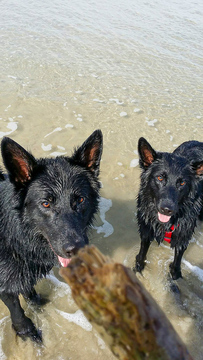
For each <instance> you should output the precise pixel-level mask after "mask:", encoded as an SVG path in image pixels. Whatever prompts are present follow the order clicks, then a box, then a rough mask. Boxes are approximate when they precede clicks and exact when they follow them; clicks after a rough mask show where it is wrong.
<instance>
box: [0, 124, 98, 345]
mask: <svg viewBox="0 0 203 360" xmlns="http://www.w3.org/2000/svg"><path fill="white" fill-rule="evenodd" d="M1 149H2V157H3V162H4V165H5V168H6V169H7V171H8V175H4V174H3V172H1V175H0V179H1V182H0V298H1V299H2V300H3V301H4V303H5V304H6V305H7V306H8V308H9V310H10V313H11V319H12V323H13V327H14V329H15V330H16V332H17V334H18V335H20V336H21V337H23V338H26V337H30V338H32V339H33V340H35V341H37V342H40V341H41V332H40V331H38V330H37V329H36V328H35V326H34V324H33V323H32V321H31V320H30V319H29V318H27V317H26V316H25V315H24V311H23V309H22V308H21V306H20V303H19V299H18V295H19V294H22V295H23V296H24V297H25V298H28V299H31V300H33V301H36V302H39V296H38V295H37V294H36V292H35V290H34V288H33V286H34V285H35V284H36V282H37V281H38V280H39V279H41V278H42V277H45V276H46V275H47V274H48V273H49V271H50V270H51V269H52V267H53V266H54V265H58V264H59V262H58V257H57V255H58V256H60V257H63V258H70V257H71V256H72V255H73V254H74V253H76V252H77V250H78V249H79V248H80V247H83V246H84V245H85V244H87V243H88V237H87V231H88V228H89V226H90V225H91V223H92V221H93V218H94V214H95V212H96V211H97V208H98V201H99V189H100V183H99V181H98V175H99V165H100V159H101V154H102V133H101V131H100V130H96V131H95V132H94V133H93V134H92V135H91V136H90V137H89V138H88V139H87V140H86V141H85V142H84V143H83V145H82V146H81V147H79V148H78V149H76V150H75V151H74V153H73V155H72V156H71V157H64V156H59V157H57V158H56V159H51V158H46V159H44V158H42V159H38V160H37V159H35V158H34V157H33V156H32V155H31V154H30V153H29V152H27V151H26V150H25V149H23V148H22V147H21V146H20V145H18V144H17V143H16V142H14V141H13V140H11V139H9V138H4V139H3V140H2V144H1ZM45 206H47V207H45Z"/></svg>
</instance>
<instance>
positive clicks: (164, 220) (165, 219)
mask: <svg viewBox="0 0 203 360" xmlns="http://www.w3.org/2000/svg"><path fill="white" fill-rule="evenodd" d="M170 218H171V216H167V215H163V214H161V213H160V212H158V219H159V221H161V222H163V223H166V222H168V221H169V220H170Z"/></svg>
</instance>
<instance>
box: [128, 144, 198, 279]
mask: <svg viewBox="0 0 203 360" xmlns="http://www.w3.org/2000/svg"><path fill="white" fill-rule="evenodd" d="M138 151H139V156H140V167H141V169H142V174H141V184H140V190H139V194H138V204H137V205H138V212H137V219H138V226H139V232H140V236H141V248H140V251H139V254H138V255H137V256H136V264H135V268H134V270H135V271H139V272H141V271H142V270H143V268H144V266H145V260H146V254H147V251H148V249H149V246H150V243H151V242H152V240H153V239H154V238H155V239H156V240H157V242H158V244H160V243H161V242H162V241H163V240H166V241H168V242H170V244H171V247H172V248H175V256H174V261H173V262H172V263H171V264H170V273H171V276H172V278H173V279H174V280H175V279H178V278H179V277H182V275H181V267H180V265H181V259H182V256H183V253H184V251H185V250H186V248H187V246H188V243H189V240H190V239H191V237H192V234H193V232H194V229H195V226H196V222H197V219H198V217H199V216H202V213H203V207H202V206H203V177H202V175H203V143H202V142H198V141H187V142H184V143H183V144H182V145H180V146H179V147H178V148H177V149H176V150H175V151H174V152H173V153H166V152H156V151H155V150H154V149H153V148H152V147H151V146H150V144H149V143H148V142H147V141H146V140H145V139H144V138H140V139H139V143H138Z"/></svg>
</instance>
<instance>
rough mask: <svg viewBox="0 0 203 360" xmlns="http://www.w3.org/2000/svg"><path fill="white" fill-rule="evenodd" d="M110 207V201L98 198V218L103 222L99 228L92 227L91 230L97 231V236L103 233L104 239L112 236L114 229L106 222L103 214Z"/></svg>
mask: <svg viewBox="0 0 203 360" xmlns="http://www.w3.org/2000/svg"><path fill="white" fill-rule="evenodd" d="M111 207H112V200H111V199H105V198H103V197H101V198H100V201H99V210H100V218H101V220H102V222H103V225H101V226H94V227H93V228H94V229H96V230H97V234H101V233H104V237H108V236H110V235H112V234H113V232H114V228H113V226H112V225H111V224H110V223H109V222H108V221H107V220H106V217H105V214H106V212H107V211H108V210H109V209H110V208H111Z"/></svg>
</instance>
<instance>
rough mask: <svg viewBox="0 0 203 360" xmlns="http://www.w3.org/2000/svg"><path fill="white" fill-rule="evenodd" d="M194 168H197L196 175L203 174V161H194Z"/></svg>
mask: <svg viewBox="0 0 203 360" xmlns="http://www.w3.org/2000/svg"><path fill="white" fill-rule="evenodd" d="M192 168H193V170H195V173H196V175H198V176H203V161H200V162H195V163H194V162H193V163H192Z"/></svg>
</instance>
